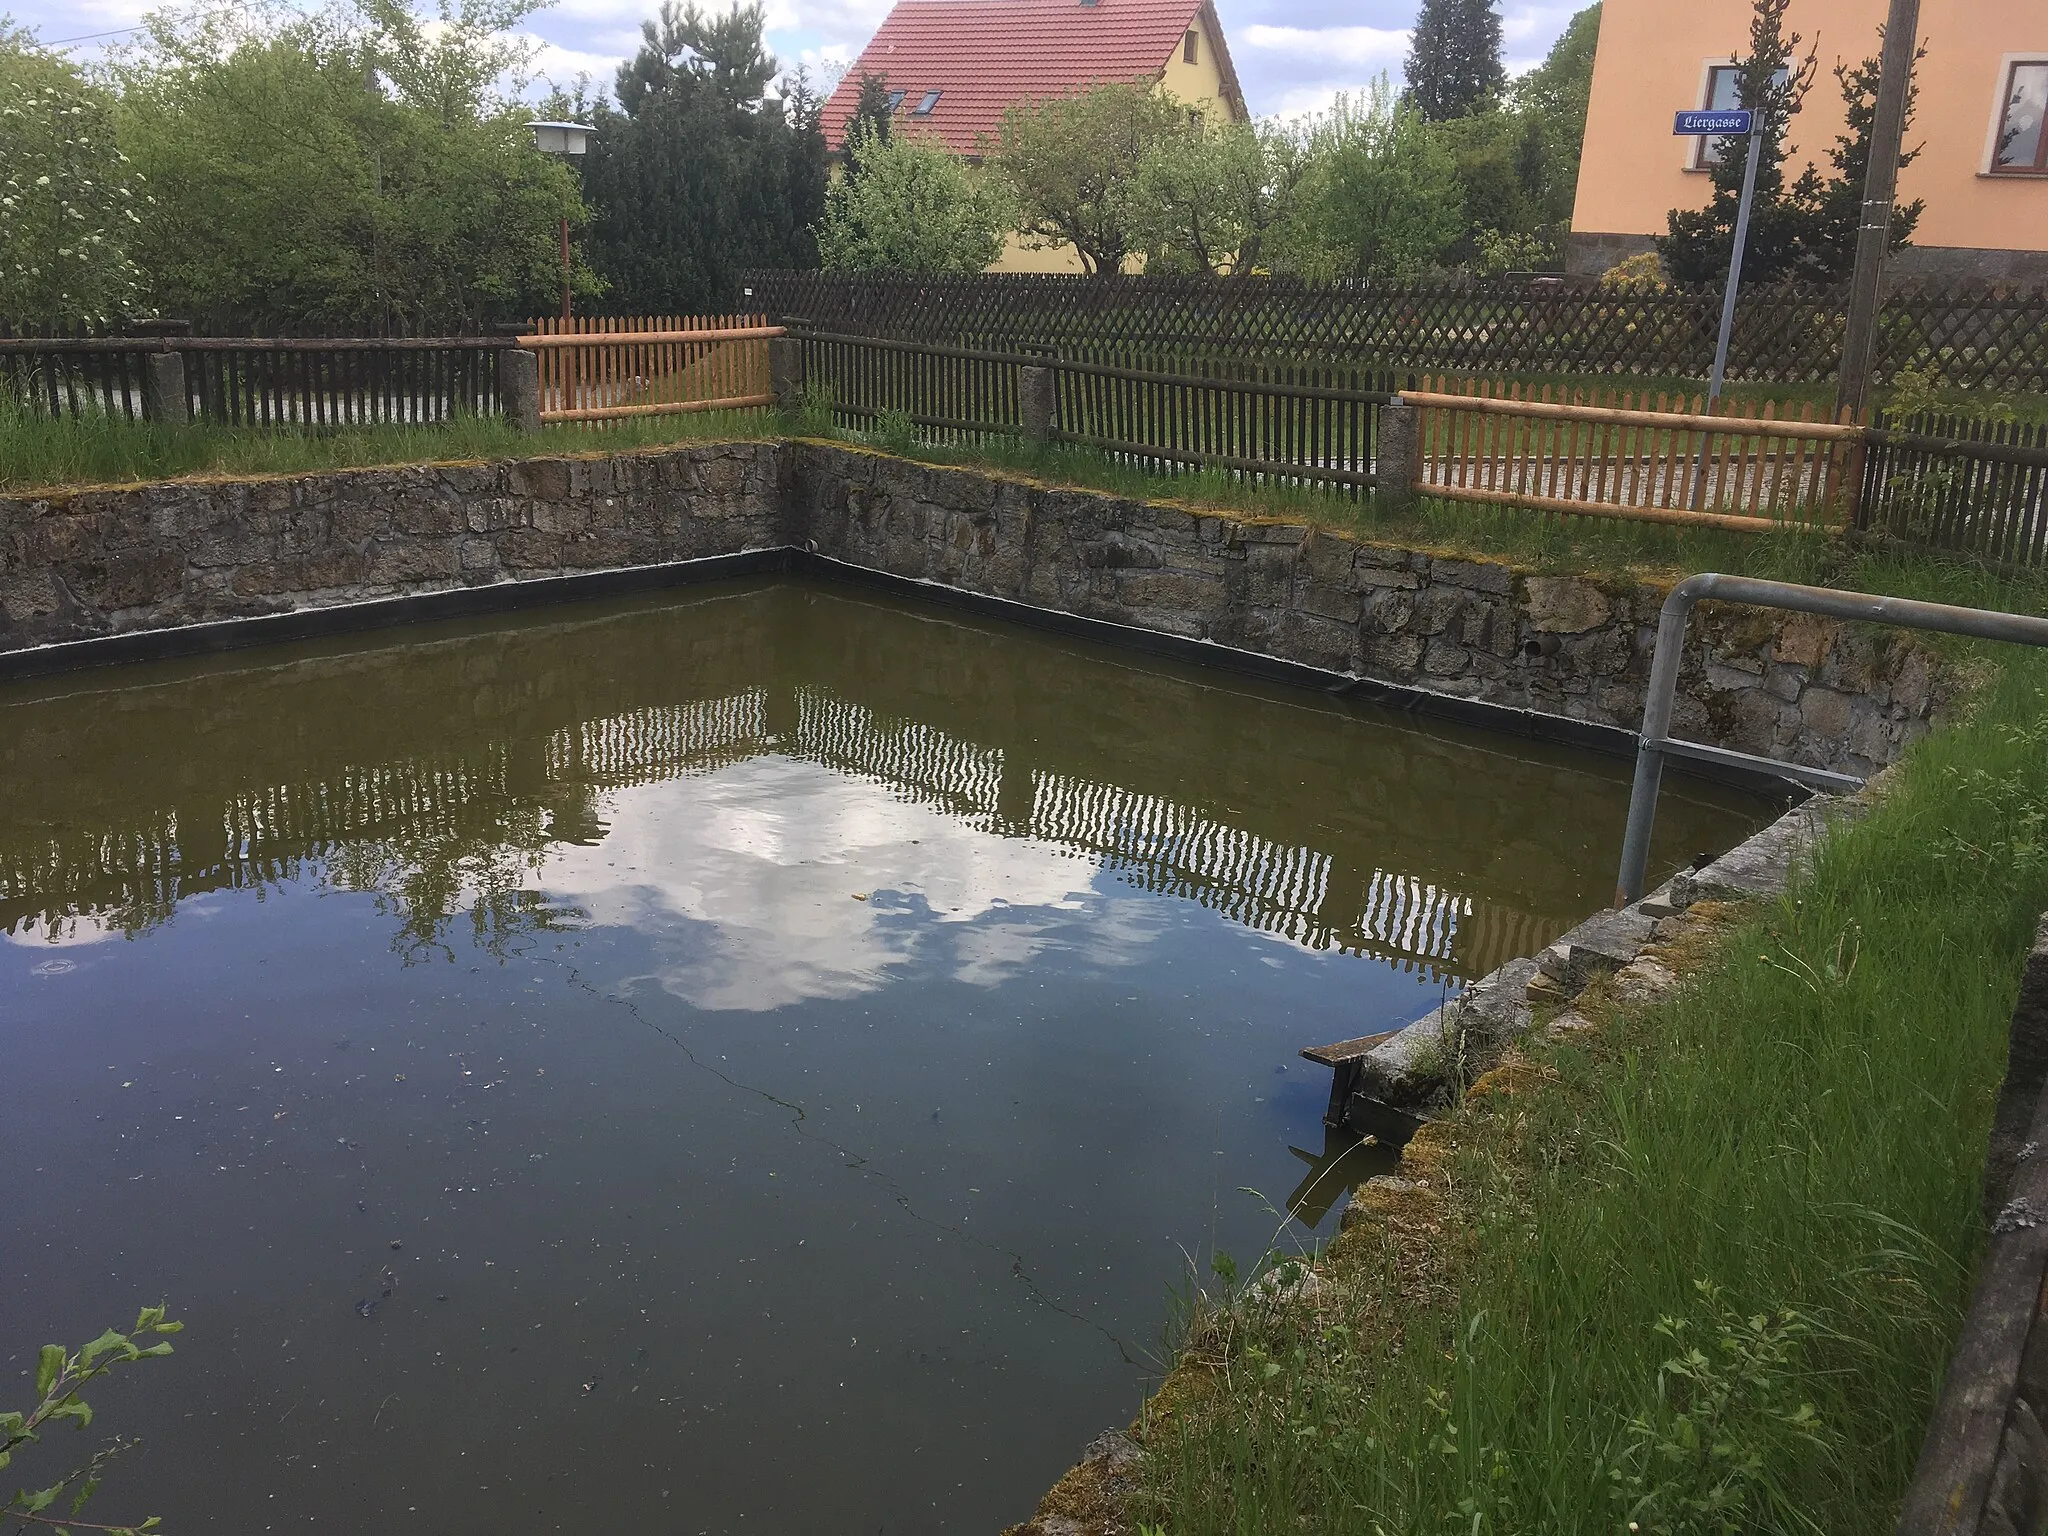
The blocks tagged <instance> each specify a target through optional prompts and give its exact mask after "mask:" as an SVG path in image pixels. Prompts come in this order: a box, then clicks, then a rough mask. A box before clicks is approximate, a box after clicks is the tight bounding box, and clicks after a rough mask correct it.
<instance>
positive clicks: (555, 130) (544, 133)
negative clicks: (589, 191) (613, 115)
mask: <svg viewBox="0 0 2048 1536" xmlns="http://www.w3.org/2000/svg"><path fill="white" fill-rule="evenodd" d="M526 126H527V127H528V128H530V129H532V130H533V147H534V148H535V149H537V150H539V151H540V152H541V153H542V154H544V155H560V156H562V157H563V158H564V159H571V158H574V157H576V156H579V155H582V154H583V153H585V152H586V151H587V150H588V149H589V148H590V135H591V134H592V133H593V132H594V131H595V130H594V129H592V128H591V126H590V125H589V124H588V123H550V122H543V121H540V120H538V119H536V120H535V121H533V122H530V123H528V124H527V125H526ZM562 323H563V325H564V326H566V325H567V324H568V323H569V221H568V220H567V219H564V220H562Z"/></svg>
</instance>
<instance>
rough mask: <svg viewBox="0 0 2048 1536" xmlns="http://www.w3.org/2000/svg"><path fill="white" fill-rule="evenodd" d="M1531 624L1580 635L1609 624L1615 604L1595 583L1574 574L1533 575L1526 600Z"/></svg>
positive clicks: (1548, 631)
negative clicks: (1581, 579)
mask: <svg viewBox="0 0 2048 1536" xmlns="http://www.w3.org/2000/svg"><path fill="white" fill-rule="evenodd" d="M1523 606H1524V608H1525V609H1526V611H1527V612H1528V615H1529V626H1530V628H1532V629H1535V630H1538V631H1540V632H1542V633H1544V634H1554V635H1580V634H1584V633H1585V632H1586V631H1587V630H1589V629H1597V628H1598V627H1599V626H1600V625H1602V624H1605V623H1606V622H1607V621H1608V619H1609V618H1610V617H1612V615H1613V613H1614V605H1613V604H1612V603H1610V602H1609V601H1608V599H1607V594H1606V593H1604V592H1602V591H1601V590H1600V589H1599V588H1598V587H1596V586H1594V585H1593V584H1592V583H1591V582H1588V581H1580V580H1579V579H1578V578H1576V577H1572V576H1531V577H1529V578H1527V596H1526V598H1525V600H1524V603H1523Z"/></svg>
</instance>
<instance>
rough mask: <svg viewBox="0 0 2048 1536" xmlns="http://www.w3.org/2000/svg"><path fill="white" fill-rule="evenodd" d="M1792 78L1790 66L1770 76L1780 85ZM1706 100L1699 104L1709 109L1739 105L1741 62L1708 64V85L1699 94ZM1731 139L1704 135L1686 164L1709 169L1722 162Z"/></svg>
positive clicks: (1724, 109)
mask: <svg viewBox="0 0 2048 1536" xmlns="http://www.w3.org/2000/svg"><path fill="white" fill-rule="evenodd" d="M1791 78H1792V72H1791V71H1790V70H1789V69H1780V70H1779V71H1778V72H1777V73H1776V74H1775V75H1773V76H1772V77H1771V80H1772V83H1773V84H1776V85H1783V84H1785V82H1786V81H1788V80H1790V79H1791ZM1701 94H1702V95H1703V96H1704V97H1705V98H1706V99H1705V100H1704V101H1702V102H1701V103H1700V107H1701V108H1702V110H1704V111H1708V112H1734V111H1736V110H1738V109H1739V108H1740V107H1741V106H1742V66H1741V65H1740V64H1709V65H1708V66H1707V88H1706V90H1705V91H1703V92H1702V93H1701ZM1731 142H1733V140H1732V139H1731V138H1729V137H1727V136H1706V137H1702V138H1697V139H1694V140H1693V151H1692V164H1691V165H1690V166H1688V167H1687V169H1688V170H1694V171H1711V170H1712V169H1713V168H1714V167H1715V166H1717V165H1719V164H1720V163H1721V154H1722V151H1723V150H1725V149H1726V148H1727V147H1728V145H1729V144H1730V143H1731Z"/></svg>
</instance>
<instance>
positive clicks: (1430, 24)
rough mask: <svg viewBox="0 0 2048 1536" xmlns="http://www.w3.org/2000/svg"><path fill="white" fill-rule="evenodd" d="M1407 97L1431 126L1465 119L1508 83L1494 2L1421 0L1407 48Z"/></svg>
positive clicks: (1487, 0)
mask: <svg viewBox="0 0 2048 1536" xmlns="http://www.w3.org/2000/svg"><path fill="white" fill-rule="evenodd" d="M1407 75H1408V99H1409V101H1410V103H1412V104H1413V105H1414V107H1415V108H1416V110H1417V111H1419V112H1421V114H1422V115H1423V116H1424V117H1426V118H1428V119H1429V120H1430V121H1431V122H1433V123H1441V122H1444V121H1446V120H1448V119H1450V118H1453V117H1463V116H1464V115H1465V114H1466V113H1467V112H1470V111H1471V110H1472V109H1473V108H1474V107H1475V106H1477V105H1479V104H1480V103H1482V102H1484V101H1485V100H1486V99H1487V98H1488V97H1490V96H1493V95H1495V94H1496V93H1497V92H1498V91H1499V90H1500V88H1501V85H1502V83H1503V82H1504V81H1505V80H1506V79H1507V72H1506V70H1505V69H1503V68H1502V66H1501V62H1500V13H1499V12H1498V11H1496V10H1495V9H1494V5H1493V0H1422V13H1421V14H1420V15H1419V16H1417V17H1416V18H1415V31H1414V34H1413V36H1412V37H1411V39H1410V42H1409V48H1408V62H1407Z"/></svg>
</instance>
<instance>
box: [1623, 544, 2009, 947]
mask: <svg viewBox="0 0 2048 1536" xmlns="http://www.w3.org/2000/svg"><path fill="white" fill-rule="evenodd" d="M1706 598H1712V599H1715V600H1716V601H1720V602H1728V603H1749V604H1752V605H1754V606H1756V607H1759V608H1779V609H1783V610H1785V611H1786V612H1788V613H1811V614H1817V615H1819V616H1821V617H1823V618H1830V619H1848V620H1851V621H1853V622H1856V623H1862V624H1894V625H1898V626H1900V627H1901V628H1905V629H1924V630H1932V631H1934V632H1936V633H1939V634H1947V635H1968V636H1971V637H1972V638H1974V639H1978V640H2000V641H2005V642H2007V643H2010V644H2013V645H2038V646H2048V619H2043V618H2035V617H2033V616H2032V615H2030V614H2023V613H1999V612H1995V611H1993V610H1991V609H1988V608H1958V607H1955V606H1954V605H1952V604H1949V603H1923V602H1918V601H1916V600H1914V599H1912V598H1905V597H1877V596H1873V595H1872V594H1870V593H1868V592H1843V591H1840V590H1838V589H1836V588H1834V587H1804V586H1800V585H1798V584H1796V583H1794V582H1789V581H1765V580H1763V579H1761V578H1759V577H1755V576H1729V575H1724V574H1722V573H1720V572H1718V571H1705V572H1702V573H1701V574H1699V575H1697V576H1688V577H1686V578H1685V580H1683V581H1681V582H1680V583H1679V584H1678V585H1677V586H1675V587H1673V588H1672V589H1671V595H1670V596H1669V597H1667V598H1665V599H1664V608H1663V611H1662V612H1661V613H1660V614H1659V615H1658V617H1657V649H1656V653H1655V655H1654V657H1653V658H1652V660H1651V663H1650V687H1649V692H1648V694H1647V696H1646V697H1645V698H1644V700H1643V729H1642V733H1641V735H1640V736H1639V737H1638V738H1637V743H1636V774H1635V784H1634V787H1633V788H1632V789H1631V790H1630V791H1629V800H1628V829H1627V831H1626V832H1624V833H1623V835H1622V842H1621V874H1620V877H1619V879H1618V880H1617V881H1616V883H1615V892H1614V904H1615V905H1616V906H1618V907H1625V906H1627V905H1628V904H1629V903H1630V902H1633V901H1639V900H1641V899H1642V895H1643V882H1644V879H1645V877H1646V876H1647V875H1648V873H1649V865H1650V832H1651V829H1652V828H1653V827H1654V825H1655V824H1656V819H1657V791H1658V788H1659V786H1660V785H1661V784H1662V783H1663V778H1664V759H1665V758H1666V757H1692V758H1699V759H1702V760H1705V761H1709V762H1722V763H1728V762H1732V761H1733V760H1734V759H1736V758H1741V759H1742V760H1743V761H1742V766H1745V767H1754V768H1757V769H1760V770H1762V771H1765V772H1776V773H1780V774H1782V775H1784V776H1785V777H1786V778H1791V779H1798V780H1801V781H1803V782H1806V783H1811V784H1817V785H1818V786H1819V787H1822V788H1848V787H1852V786H1854V785H1855V784H1856V783H1857V782H1858V781H1857V780H1856V779H1855V778H1854V777H1853V776H1852V775H1848V774H1835V773H1825V774H1824V773H1823V772H1822V771H1820V770H1818V769H1811V768H1807V767H1805V766H1804V765H1803V764H1798V763H1786V762H1781V761H1776V760H1773V759H1768V758H1752V757H1749V755H1748V754H1746V753H1734V752H1730V751H1729V750H1728V749H1726V748H1714V747H1706V746H1704V744H1703V743H1698V742H1688V741H1680V740H1676V739H1674V738H1673V737H1672V735H1671V711H1672V707H1673V703H1674V701H1675V699H1676V698H1677V694H1678V669H1679V663H1680V661H1681V659H1682V656H1683V653H1684V649H1685V623H1686V620H1687V619H1688V618H1689V617H1690V616H1691V614H1692V610H1693V607H1694V605H1695V604H1697V603H1699V602H1700V601H1701V600H1702V599H1706Z"/></svg>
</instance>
